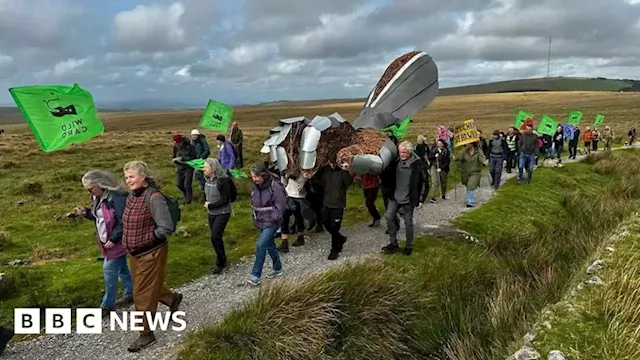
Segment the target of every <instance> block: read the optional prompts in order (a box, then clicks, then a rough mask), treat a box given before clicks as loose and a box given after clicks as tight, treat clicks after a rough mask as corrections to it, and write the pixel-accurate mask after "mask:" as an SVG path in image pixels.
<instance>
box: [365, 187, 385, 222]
mask: <svg viewBox="0 0 640 360" xmlns="http://www.w3.org/2000/svg"><path fill="white" fill-rule="evenodd" d="M363 191H364V204H365V205H366V206H367V210H369V215H371V217H372V218H373V220H380V218H381V217H380V212H379V211H378V208H377V207H376V199H377V198H378V188H371V189H364V190H363Z"/></svg>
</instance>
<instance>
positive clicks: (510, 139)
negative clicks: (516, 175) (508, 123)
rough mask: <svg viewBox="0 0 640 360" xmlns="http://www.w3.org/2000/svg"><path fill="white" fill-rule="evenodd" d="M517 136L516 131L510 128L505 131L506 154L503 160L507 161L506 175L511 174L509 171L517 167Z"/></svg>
mask: <svg viewBox="0 0 640 360" xmlns="http://www.w3.org/2000/svg"><path fill="white" fill-rule="evenodd" d="M518 140H519V138H518V134H517V133H516V129H515V128H514V127H510V128H509V130H508V131H507V135H506V136H505V141H506V142H507V149H508V151H507V153H506V155H505V159H506V160H507V174H511V169H513V168H514V167H516V166H517V164H516V162H517V159H518Z"/></svg>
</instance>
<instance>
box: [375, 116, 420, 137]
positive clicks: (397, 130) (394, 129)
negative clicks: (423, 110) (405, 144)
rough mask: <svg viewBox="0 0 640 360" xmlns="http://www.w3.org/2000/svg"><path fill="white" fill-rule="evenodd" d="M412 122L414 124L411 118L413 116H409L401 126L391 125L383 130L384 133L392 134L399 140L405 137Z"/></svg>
mask: <svg viewBox="0 0 640 360" xmlns="http://www.w3.org/2000/svg"><path fill="white" fill-rule="evenodd" d="M411 122H413V119H412V118H411V116H409V117H407V118H405V119H404V120H402V121H401V122H400V123H399V124H396V125H391V126H389V127H386V128H384V129H382V132H391V133H393V136H395V137H396V138H397V139H402V138H403V137H404V134H405V133H406V132H407V130H408V129H409V124H410V123H411Z"/></svg>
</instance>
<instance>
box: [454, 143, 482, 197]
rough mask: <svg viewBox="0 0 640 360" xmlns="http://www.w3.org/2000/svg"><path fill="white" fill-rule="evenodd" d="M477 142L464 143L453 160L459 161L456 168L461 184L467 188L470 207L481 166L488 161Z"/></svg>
mask: <svg viewBox="0 0 640 360" xmlns="http://www.w3.org/2000/svg"><path fill="white" fill-rule="evenodd" d="M479 145H480V144H479V143H477V142H476V143H469V144H466V145H465V147H464V149H462V150H461V152H459V153H458V155H457V156H456V158H455V160H456V161H457V162H459V164H460V165H459V167H458V170H459V171H460V175H461V178H462V185H464V186H465V187H466V188H467V207H468V208H472V207H474V206H475V204H476V189H477V188H479V187H480V179H481V178H482V166H486V165H487V163H488V161H487V158H486V157H485V156H484V153H483V152H482V150H480V149H479Z"/></svg>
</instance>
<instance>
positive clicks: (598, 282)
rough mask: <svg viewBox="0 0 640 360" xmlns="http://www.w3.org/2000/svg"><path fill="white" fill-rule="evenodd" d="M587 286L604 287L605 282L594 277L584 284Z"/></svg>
mask: <svg viewBox="0 0 640 360" xmlns="http://www.w3.org/2000/svg"><path fill="white" fill-rule="evenodd" d="M584 283H585V284H593V285H603V284H604V281H602V279H600V278H599V277H597V276H593V277H591V278H590V279H588V280H586V281H585V282H584Z"/></svg>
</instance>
